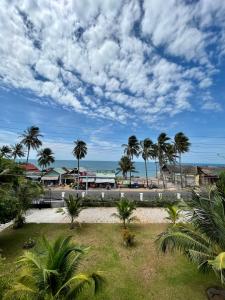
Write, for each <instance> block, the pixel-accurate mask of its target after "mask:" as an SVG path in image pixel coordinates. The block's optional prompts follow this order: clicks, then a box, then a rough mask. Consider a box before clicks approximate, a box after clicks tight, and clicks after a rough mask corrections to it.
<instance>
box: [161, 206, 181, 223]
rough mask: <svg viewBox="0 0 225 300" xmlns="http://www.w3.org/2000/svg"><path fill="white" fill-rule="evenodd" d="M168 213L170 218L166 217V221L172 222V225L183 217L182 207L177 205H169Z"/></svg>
mask: <svg viewBox="0 0 225 300" xmlns="http://www.w3.org/2000/svg"><path fill="white" fill-rule="evenodd" d="M166 212H167V214H168V217H166V218H165V219H166V220H168V221H170V222H171V223H172V225H175V224H176V223H177V222H178V220H179V219H180V217H181V209H180V207H179V206H178V205H175V204H169V205H167V207H166Z"/></svg>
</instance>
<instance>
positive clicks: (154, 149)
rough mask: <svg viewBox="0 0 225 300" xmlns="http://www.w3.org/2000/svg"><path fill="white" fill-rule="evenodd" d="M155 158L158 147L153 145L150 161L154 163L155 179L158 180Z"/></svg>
mask: <svg viewBox="0 0 225 300" xmlns="http://www.w3.org/2000/svg"><path fill="white" fill-rule="evenodd" d="M157 158H158V145H157V144H153V145H152V147H151V159H153V160H154V161H155V177H156V178H158V168H157V164H158V162H157Z"/></svg>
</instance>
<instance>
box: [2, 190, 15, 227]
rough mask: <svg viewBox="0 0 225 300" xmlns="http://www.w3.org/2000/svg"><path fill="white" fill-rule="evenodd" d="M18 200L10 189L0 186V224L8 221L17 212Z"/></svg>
mask: <svg viewBox="0 0 225 300" xmlns="http://www.w3.org/2000/svg"><path fill="white" fill-rule="evenodd" d="M18 208H19V202H18V199H17V198H16V197H15V194H14V193H13V192H12V190H10V189H6V188H5V189H2V188H0V224H4V223H7V222H10V221H11V220H12V219H14V218H15V217H16V215H17V213H18Z"/></svg>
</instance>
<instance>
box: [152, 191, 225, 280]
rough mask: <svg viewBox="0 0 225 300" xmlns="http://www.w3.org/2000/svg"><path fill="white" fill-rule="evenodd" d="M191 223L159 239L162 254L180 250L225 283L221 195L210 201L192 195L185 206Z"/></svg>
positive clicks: (223, 202)
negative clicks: (213, 272)
mask: <svg viewBox="0 0 225 300" xmlns="http://www.w3.org/2000/svg"><path fill="white" fill-rule="evenodd" d="M185 211H186V216H187V217H189V222H188V223H184V224H176V225H175V226H169V227H168V228H167V230H166V231H165V232H163V233H161V234H160V235H159V236H158V238H157V244H158V246H159V249H160V250H161V251H163V252H166V251H173V250H178V251H179V252H181V253H183V254H184V255H186V256H187V257H188V258H189V259H190V260H191V261H192V262H194V263H195V264H197V265H198V269H199V270H201V271H208V270H210V269H212V270H214V271H215V272H216V274H218V275H219V277H220V279H221V282H222V283H223V284H224V283H225V198H223V197H222V196H221V195H220V194H219V193H218V191H211V192H210V194H209V196H208V197H205V196H202V195H198V194H196V193H193V197H192V199H189V200H188V201H187V202H186V210H185Z"/></svg>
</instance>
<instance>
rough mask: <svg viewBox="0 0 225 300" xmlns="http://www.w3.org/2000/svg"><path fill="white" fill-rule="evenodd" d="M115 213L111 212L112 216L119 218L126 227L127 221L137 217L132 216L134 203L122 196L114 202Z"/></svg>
mask: <svg viewBox="0 0 225 300" xmlns="http://www.w3.org/2000/svg"><path fill="white" fill-rule="evenodd" d="M116 209H117V213H114V214H112V216H113V217H116V218H118V219H120V220H121V221H122V222H123V227H124V228H126V227H127V223H130V222H132V221H136V220H137V218H136V217H134V216H132V214H133V212H134V210H135V209H136V205H135V203H134V202H133V201H129V200H128V199H126V198H122V199H121V200H120V201H118V202H117V203H116Z"/></svg>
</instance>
